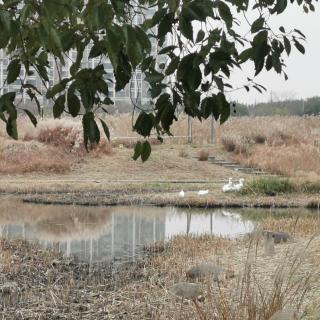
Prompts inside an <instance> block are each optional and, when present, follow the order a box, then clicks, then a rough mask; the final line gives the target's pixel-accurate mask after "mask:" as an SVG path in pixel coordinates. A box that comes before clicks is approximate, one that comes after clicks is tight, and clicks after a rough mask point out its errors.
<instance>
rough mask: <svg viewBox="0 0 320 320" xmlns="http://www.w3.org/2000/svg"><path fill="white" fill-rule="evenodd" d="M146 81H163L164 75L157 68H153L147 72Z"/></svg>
mask: <svg viewBox="0 0 320 320" xmlns="http://www.w3.org/2000/svg"><path fill="white" fill-rule="evenodd" d="M145 79H146V81H148V82H149V83H156V82H161V81H162V80H163V79H164V75H163V74H162V73H160V72H158V71H156V70H154V69H153V70H151V71H150V72H146V78H145Z"/></svg>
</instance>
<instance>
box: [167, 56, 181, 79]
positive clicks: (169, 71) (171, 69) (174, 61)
mask: <svg viewBox="0 0 320 320" xmlns="http://www.w3.org/2000/svg"><path fill="white" fill-rule="evenodd" d="M179 62H180V58H179V57H174V58H173V59H172V60H171V61H170V63H169V65H168V67H167V69H166V71H165V74H166V75H167V76H169V75H170V74H172V73H174V72H175V71H176V70H177V68H178V65H179Z"/></svg>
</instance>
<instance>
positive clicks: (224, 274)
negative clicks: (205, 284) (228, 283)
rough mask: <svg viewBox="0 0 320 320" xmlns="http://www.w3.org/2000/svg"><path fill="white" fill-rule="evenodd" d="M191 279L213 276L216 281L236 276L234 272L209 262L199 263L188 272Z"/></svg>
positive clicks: (187, 274)
mask: <svg viewBox="0 0 320 320" xmlns="http://www.w3.org/2000/svg"><path fill="white" fill-rule="evenodd" d="M186 276H187V278H189V279H196V278H209V277H213V280H214V281H222V280H224V279H229V278H232V277H234V273H233V272H232V271H230V270H225V269H224V268H222V267H219V266H215V265H213V264H209V263H201V264H198V265H196V266H194V267H192V268H191V269H189V270H188V271H187V272H186Z"/></svg>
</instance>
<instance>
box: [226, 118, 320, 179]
mask: <svg viewBox="0 0 320 320" xmlns="http://www.w3.org/2000/svg"><path fill="white" fill-rule="evenodd" d="M221 131H222V132H221V143H222V145H223V147H224V149H225V150H226V151H228V152H232V153H233V158H234V159H235V160H237V161H238V162H241V163H245V164H249V165H252V166H256V167H259V168H262V169H265V170H268V171H271V172H274V173H280V174H285V175H289V176H303V177H305V178H312V177H313V178H314V179H316V180H319V179H320V165H319V163H320V149H319V141H320V118H319V117H306V118H301V117H293V116H292V117H260V118H247V117H246V118H240V119H239V118H237V119H231V120H230V121H228V122H227V123H226V124H225V125H224V126H223V127H222V130H221Z"/></svg>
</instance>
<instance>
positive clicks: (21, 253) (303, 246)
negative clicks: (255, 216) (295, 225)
mask: <svg viewBox="0 0 320 320" xmlns="http://www.w3.org/2000/svg"><path fill="white" fill-rule="evenodd" d="M0 248H1V257H0V259H1V264H2V277H1V278H0V285H1V284H3V283H5V282H7V281H14V282H15V284H16V286H15V288H16V289H15V290H13V291H12V292H11V293H10V294H6V295H4V294H3V293H2V297H1V298H2V306H3V307H2V308H3V309H1V307H0V314H2V315H4V312H5V317H6V319H16V317H17V315H19V314H20V313H23V315H24V318H26V319H31V318H40V319H41V318H46V319H56V318H57V317H60V318H61V316H62V315H63V317H64V318H65V319H77V318H84V319H103V318H111V319H130V320H134V319H158V320H164V319H214V320H243V319H248V320H269V318H270V317H271V316H272V314H274V313H275V312H276V311H278V310H282V309H287V310H294V311H296V312H297V313H299V314H300V315H303V314H304V315H305V314H306V313H308V312H309V309H310V307H311V305H310V304H311V303H312V304H313V305H314V306H313V310H314V309H316V308H317V305H316V303H317V301H319V292H318V289H319V274H318V263H319V257H320V251H319V239H314V241H312V242H311V243H309V241H308V240H301V239H299V241H298V242H296V243H290V244H281V245H277V246H276V252H275V254H274V255H273V256H265V255H264V252H263V248H262V246H261V244H260V242H259V241H258V242H256V241H255V240H254V241H253V240H251V241H250V240H249V241H247V240H245V239H243V240H238V241H234V240H228V239H223V238H214V237H208V236H203V237H192V236H191V237H186V236H179V237H176V238H174V239H173V240H172V241H171V242H170V243H169V245H168V246H166V247H164V251H162V250H160V251H161V252H160V253H156V255H155V256H153V257H151V258H150V259H148V260H143V261H139V262H137V263H135V264H132V265H124V266H123V267H121V268H118V269H117V270H116V271H115V270H112V269H110V268H108V267H107V266H103V265H100V266H94V265H93V266H89V265H86V264H80V265H79V264H77V263H76V261H73V260H65V259H63V258H62V257H61V256H60V255H59V254H56V253H54V252H46V251H44V250H39V249H38V248H37V247H36V246H31V245H28V244H26V243H24V242H20V241H19V242H7V241H0ZM25 257H32V258H31V259H26V258H25ZM53 262H54V264H53ZM201 262H209V263H214V264H216V265H220V266H222V267H224V268H228V269H231V270H233V271H234V272H235V277H234V278H232V279H228V280H223V281H221V282H219V283H217V282H214V281H212V280H211V279H209V278H207V279H204V280H202V281H200V282H198V284H199V285H200V287H201V290H202V291H203V298H202V299H200V301H196V300H195V301H188V300H185V301H181V299H180V298H177V297H175V296H173V295H172V294H171V292H170V288H171V287H172V285H174V284H175V283H177V282H180V281H186V270H187V269H188V268H189V267H191V266H193V265H195V264H197V263H201ZM13 265H14V267H13ZM44 288H45V290H44ZM0 295H1V293H0ZM311 319H317V318H311Z"/></svg>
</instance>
